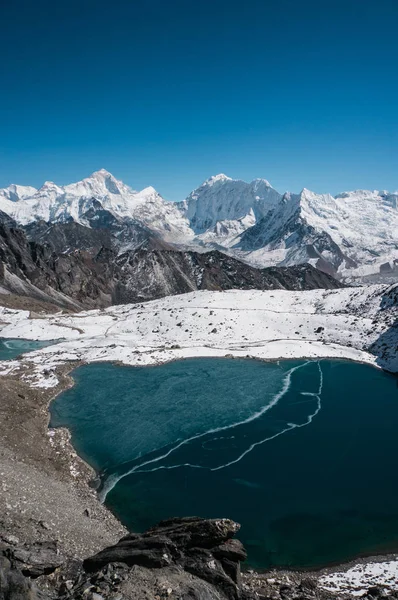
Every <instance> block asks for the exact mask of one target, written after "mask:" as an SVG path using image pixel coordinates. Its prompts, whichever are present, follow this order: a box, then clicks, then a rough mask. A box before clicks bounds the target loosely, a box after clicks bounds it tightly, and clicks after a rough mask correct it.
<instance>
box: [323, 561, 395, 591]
mask: <svg viewBox="0 0 398 600" xmlns="http://www.w3.org/2000/svg"><path fill="white" fill-rule="evenodd" d="M319 584H320V586H321V587H323V588H324V589H326V590H329V591H331V592H334V593H345V594H350V595H351V596H362V595H363V594H364V593H365V592H367V590H368V589H369V588H370V587H373V586H382V587H384V588H387V590H388V589H389V590H398V560H396V558H394V560H387V561H380V562H365V563H359V564H357V565H355V566H354V567H352V568H350V569H347V570H346V571H334V572H333V573H330V574H328V575H324V576H322V577H320V579H319Z"/></svg>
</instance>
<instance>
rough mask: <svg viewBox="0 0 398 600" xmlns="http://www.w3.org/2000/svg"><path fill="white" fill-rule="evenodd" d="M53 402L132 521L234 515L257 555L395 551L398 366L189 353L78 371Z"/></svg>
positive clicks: (55, 420) (107, 494)
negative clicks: (390, 370) (159, 361)
mask: <svg viewBox="0 0 398 600" xmlns="http://www.w3.org/2000/svg"><path fill="white" fill-rule="evenodd" d="M73 377H74V379H75V382H76V384H75V386H74V387H73V388H72V389H69V390H67V391H65V392H63V393H62V394H61V395H60V396H59V397H58V398H57V399H56V400H55V401H54V402H53V403H52V405H51V425H52V426H55V427H56V426H66V427H68V428H69V429H70V430H71V433H72V441H73V444H74V446H75V448H76V450H77V452H78V453H79V454H80V455H81V456H82V457H83V458H84V459H85V460H86V461H87V462H89V463H90V464H91V465H92V466H93V467H94V468H95V469H96V470H97V472H99V473H100V476H101V481H102V489H101V494H102V497H104V498H105V502H106V504H107V506H109V508H111V509H112V511H113V512H114V513H115V514H116V515H117V516H118V517H119V518H120V519H121V520H122V521H123V523H125V524H126V525H127V526H128V527H129V528H130V529H132V530H135V531H142V530H144V529H145V528H147V527H149V526H151V525H153V524H154V523H156V522H157V521H159V520H160V519H164V518H167V517H171V516H187V515H199V516H203V517H229V518H231V519H234V520H236V521H238V522H239V523H241V525H242V528H241V531H240V532H239V536H238V537H239V539H241V540H242V542H243V543H244V544H245V546H246V548H247V550H248V553H249V560H248V564H250V566H252V567H255V568H260V569H261V568H268V567H291V568H295V567H297V568H317V567H321V566H325V565H328V564H332V563H336V562H342V561H345V560H348V559H351V558H354V557H356V556H358V555H365V554H377V553H386V552H389V551H396V550H398V503H397V497H398V472H397V457H398V437H397V431H398V387H397V382H398V380H397V378H396V377H393V376H390V375H388V374H386V373H383V372H382V371H379V370H377V369H374V368H372V367H370V366H367V365H362V364H356V363H351V362H346V361H328V360H322V361H305V360H300V361H282V362H280V363H265V362H261V361H255V360H233V359H208V358H201V359H189V360H183V361H178V362H173V363H169V364H166V365H162V366H157V367H145V368H140V367H137V368H135V367H134V368H133V367H122V366H117V365H112V364H110V363H102V364H98V363H97V364H91V365H86V366H82V367H80V368H78V369H77V370H75V371H74V373H73Z"/></svg>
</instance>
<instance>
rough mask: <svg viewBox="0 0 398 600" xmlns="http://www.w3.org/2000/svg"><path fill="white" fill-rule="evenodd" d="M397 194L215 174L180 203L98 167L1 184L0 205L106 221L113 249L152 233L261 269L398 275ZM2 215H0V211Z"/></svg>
mask: <svg viewBox="0 0 398 600" xmlns="http://www.w3.org/2000/svg"><path fill="white" fill-rule="evenodd" d="M397 201H398V194H390V193H388V192H385V191H366V190H357V191H354V192H345V193H342V194H340V195H338V196H335V197H333V196H330V195H328V194H323V195H320V194H315V193H313V192H310V191H309V190H306V189H304V190H303V191H302V192H301V193H300V194H290V193H286V194H284V195H283V196H282V195H281V194H279V193H278V192H277V191H276V190H275V189H274V188H272V186H271V185H270V184H269V183H268V181H266V180H264V179H256V180H254V181H252V182H251V183H246V182H244V181H240V180H234V179H231V178H229V177H227V176H226V175H217V176H215V177H211V178H210V179H208V180H207V181H205V182H204V183H203V184H202V185H201V186H200V187H199V188H197V189H196V190H194V191H193V192H192V193H191V194H190V195H189V196H188V198H187V199H186V200H184V201H183V202H179V203H176V202H168V201H166V200H164V199H163V198H162V197H161V196H160V195H159V194H158V193H157V192H156V190H155V189H154V188H152V187H147V188H145V189H144V190H142V191H140V192H137V191H135V190H133V189H132V188H130V187H129V186H127V185H125V184H124V183H123V182H121V181H119V180H117V179H116V178H115V177H113V175H111V174H110V173H108V172H107V171H105V170H104V169H101V170H100V171H97V172H95V173H93V174H92V175H91V176H90V177H88V178H86V179H83V180H82V181H80V182H77V183H74V184H70V185H67V186H63V187H60V186H57V185H56V184H54V183H52V182H46V183H45V184H44V185H43V186H42V187H41V188H40V189H39V190H36V189H35V188H31V187H28V186H16V185H12V186H9V187H8V188H5V189H3V190H0V210H1V211H2V212H3V213H5V214H7V215H8V216H9V217H11V218H12V219H14V220H15V221H16V222H17V223H18V224H20V225H23V226H29V227H30V226H31V223H32V222H35V221H39V220H41V221H46V222H49V223H64V222H68V221H73V222H76V223H79V224H81V225H83V226H85V227H89V228H92V229H98V230H99V229H109V230H110V232H111V234H112V236H113V237H112V241H113V245H114V246H115V247H117V248H119V252H124V251H126V250H130V249H134V248H137V247H139V246H140V245H141V244H142V243H144V241H145V240H146V239H149V238H152V239H153V238H156V239H158V240H163V241H165V242H166V243H168V244H172V245H174V246H175V247H179V248H181V247H183V248H184V249H193V250H199V251H203V250H208V249H212V248H218V249H220V250H222V251H227V252H228V253H229V254H231V255H234V256H236V257H238V258H240V259H242V260H244V261H245V262H247V263H249V264H251V265H254V266H257V267H265V266H270V265H282V266H288V265H295V264H302V263H305V262H309V263H310V264H313V265H316V266H317V267H318V268H320V269H321V270H324V271H325V272H328V273H331V274H333V275H336V276H339V277H340V276H341V277H345V278H351V279H353V278H357V277H359V278H361V277H366V276H376V275H379V274H380V273H382V274H384V276H388V275H391V276H394V273H395V271H397V275H398V205H397ZM0 220H1V219H0Z"/></svg>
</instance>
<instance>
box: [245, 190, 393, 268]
mask: <svg viewBox="0 0 398 600" xmlns="http://www.w3.org/2000/svg"><path fill="white" fill-rule="evenodd" d="M234 247H235V248H236V249H238V248H239V249H241V250H244V251H246V252H247V257H246V258H249V259H250V260H251V262H253V263H257V264H261V265H262V266H264V265H265V264H270V263H272V264H275V262H276V263H277V264H281V265H292V264H299V263H302V262H310V263H312V264H314V265H315V266H317V267H318V268H321V269H322V270H325V271H327V272H330V273H334V274H336V273H339V274H340V275H342V276H344V277H348V276H353V277H363V276H367V275H371V274H372V273H378V272H380V270H381V271H382V272H383V270H384V271H385V272H386V273H388V272H389V271H390V272H393V271H394V266H395V264H396V263H394V261H398V210H397V195H394V194H388V192H377V191H374V192H371V191H366V190H359V191H355V192H346V193H343V194H340V195H338V196H336V197H333V196H330V195H329V194H325V195H318V194H314V193H313V192H310V191H309V190H306V189H304V190H303V191H302V192H301V193H300V194H298V195H294V194H285V195H284V196H283V198H282V200H281V202H280V203H279V204H278V205H277V207H276V208H275V209H273V210H271V211H270V212H269V213H268V214H267V215H266V216H265V217H264V218H263V219H262V220H261V221H259V222H258V223H257V224H256V225H255V226H253V227H252V228H250V229H248V230H246V231H245V232H244V233H243V234H242V235H241V236H240V237H239V238H238V240H237V241H236V243H235V245H234ZM397 275H398V273H397Z"/></svg>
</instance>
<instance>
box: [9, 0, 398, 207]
mask: <svg viewBox="0 0 398 600" xmlns="http://www.w3.org/2000/svg"><path fill="white" fill-rule="evenodd" d="M0 22H1V35H0V56H1V60H0V76H1V78H0V82H1V85H0V187H4V186H6V185H9V184H10V183H11V182H14V183H22V184H31V185H35V186H39V185H41V184H42V183H43V181H44V180H46V179H49V180H54V181H56V182H57V183H59V184H65V183H69V182H71V181H76V180H78V179H81V178H82V177H84V176H87V175H89V174H90V173H91V172H92V171H94V170H97V169H99V168H101V167H104V168H106V169H108V170H109V171H111V172H112V173H113V174H114V175H115V176H116V177H118V178H120V179H123V180H124V181H125V182H126V183H128V184H130V185H132V186H133V187H135V188H142V187H144V186H146V185H153V186H154V187H156V189H157V190H158V191H159V192H160V193H161V194H162V195H164V196H165V197H166V198H168V199H181V198H183V197H185V196H186V195H187V194H188V193H189V191H190V190H191V189H193V188H194V187H196V186H197V185H199V184H200V183H201V182H202V181H203V180H204V179H206V178H207V177H209V176H211V175H214V174H216V173H220V172H224V173H226V174H227V175H229V176H230V177H234V178H241V179H246V180H251V179H253V178H255V177H265V178H266V179H269V180H270V182H271V183H272V184H273V185H274V187H276V188H277V189H279V190H280V191H284V190H286V189H289V190H292V191H299V190H300V189H301V188H302V187H308V188H310V189H313V190H315V191H318V192H326V191H330V192H332V193H337V192H339V191H342V190H344V189H354V188H381V189H390V190H396V189H397V188H398V168H397V167H398V150H397V148H398V42H397V31H398V1H397V0H372V1H370V0H303V1H301V2H300V1H299V0H242V1H239V2H237V1H233V0H229V1H226V0H142V1H138V0H111V1H109V0H106V1H103V0H97V1H95V2H94V1H93V0H56V1H55V0H51V1H49V0H44V1H43V0H35V1H32V0H0Z"/></svg>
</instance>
